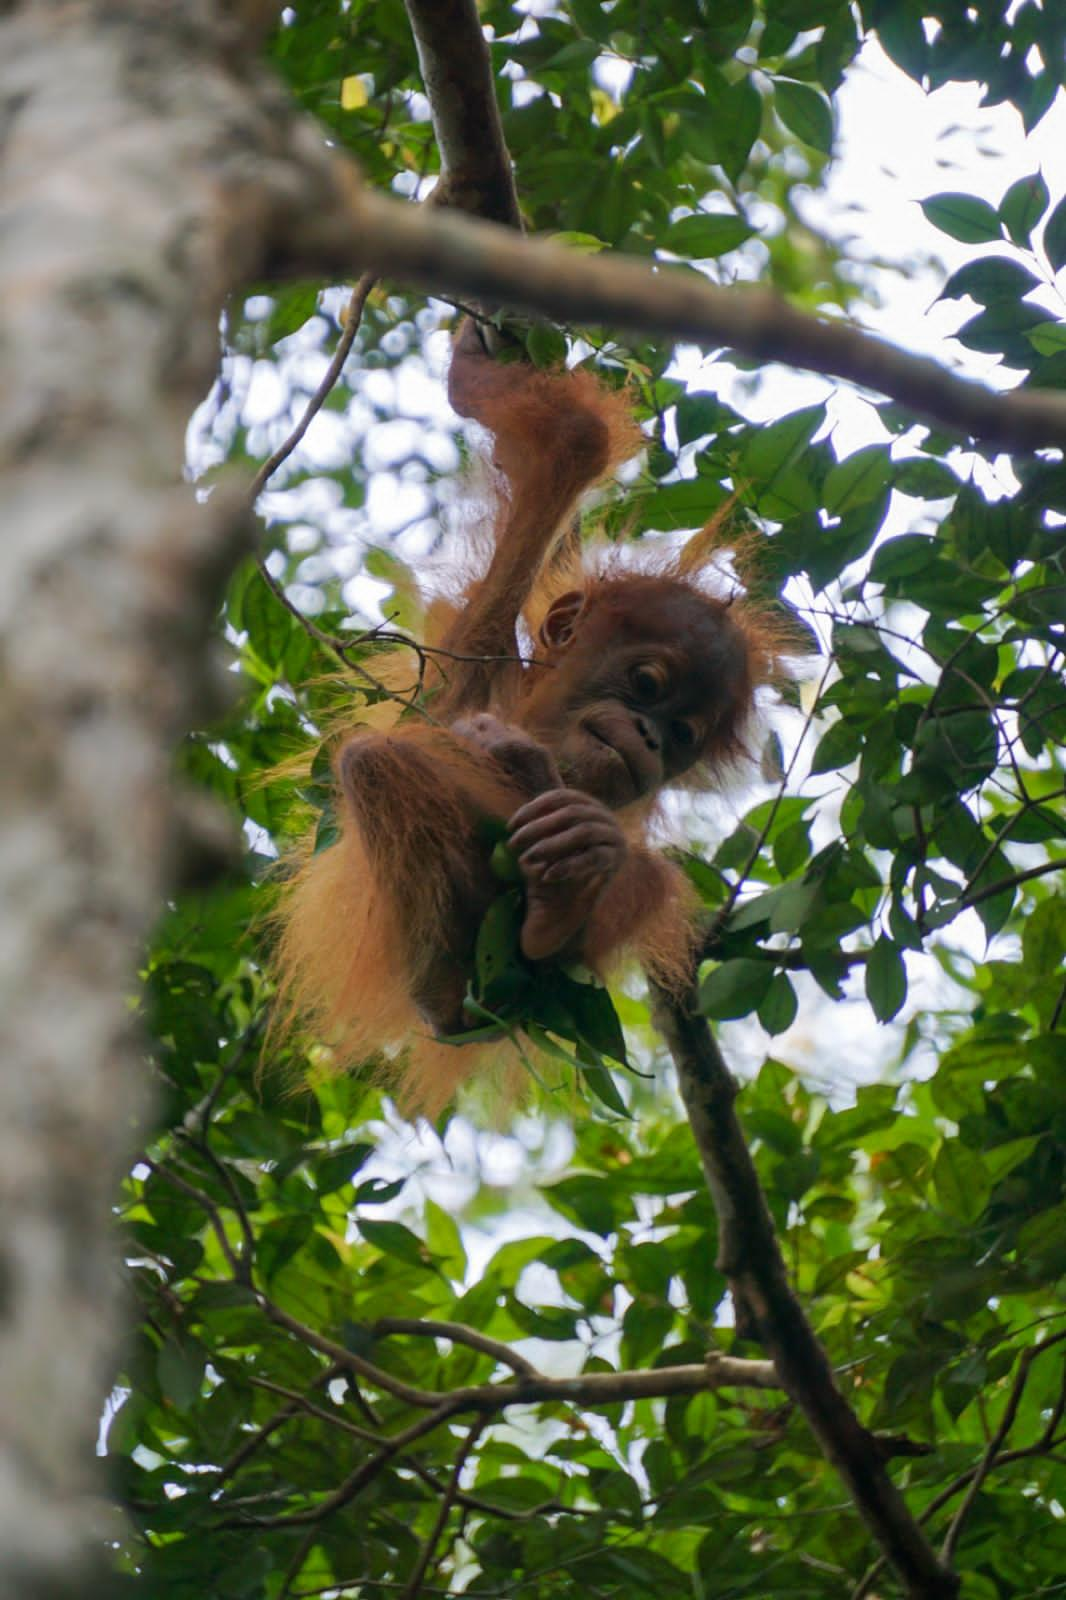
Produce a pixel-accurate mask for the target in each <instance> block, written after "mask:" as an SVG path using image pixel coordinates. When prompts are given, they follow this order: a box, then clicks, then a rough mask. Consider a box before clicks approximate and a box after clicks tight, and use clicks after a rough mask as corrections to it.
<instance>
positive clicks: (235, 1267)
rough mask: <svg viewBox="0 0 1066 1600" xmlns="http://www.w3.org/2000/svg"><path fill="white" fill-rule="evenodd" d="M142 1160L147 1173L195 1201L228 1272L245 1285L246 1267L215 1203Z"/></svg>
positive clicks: (147, 1158) (147, 1159)
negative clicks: (222, 1256) (210, 1230)
mask: <svg viewBox="0 0 1066 1600" xmlns="http://www.w3.org/2000/svg"><path fill="white" fill-rule="evenodd" d="M143 1160H144V1164H145V1166H146V1167H147V1168H148V1169H149V1171H151V1172H154V1173H155V1175H156V1177H158V1178H162V1179H163V1182H164V1183H169V1184H170V1185H171V1187H172V1188H174V1189H179V1190H180V1191H181V1193H182V1194H184V1195H187V1196H188V1197H189V1199H190V1200H195V1201H196V1204H197V1205H198V1206H200V1207H201V1208H202V1210H203V1211H204V1212H205V1214H206V1216H207V1219H208V1221H209V1222H210V1224H211V1228H212V1231H213V1232H214V1235H215V1238H216V1239H217V1240H218V1247H219V1249H220V1250H221V1251H222V1254H223V1255H224V1256H225V1258H226V1262H227V1265H228V1266H229V1269H230V1271H231V1272H232V1273H233V1276H234V1278H235V1279H236V1281H237V1282H238V1283H246V1282H247V1281H248V1266H247V1265H246V1264H245V1262H244V1261H243V1260H242V1259H241V1257H240V1256H239V1255H238V1253H237V1252H236V1250H234V1248H233V1246H232V1244H230V1241H229V1239H228V1237H227V1235H226V1229H225V1226H224V1224H223V1221H222V1215H221V1213H220V1211H219V1209H218V1207H217V1206H216V1205H215V1202H214V1201H213V1200H212V1199H211V1196H210V1195H209V1194H205V1193H204V1191H203V1189H198V1188H197V1187H196V1185H195V1184H194V1183H190V1182H189V1181H188V1179H187V1178H182V1177H179V1175H178V1174H177V1173H176V1172H172V1171H171V1169H170V1168H169V1167H165V1166H163V1165H162V1164H161V1163H160V1162H158V1161H153V1160H152V1158H151V1157H150V1156H145V1157H143Z"/></svg>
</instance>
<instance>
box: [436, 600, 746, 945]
mask: <svg viewBox="0 0 1066 1600" xmlns="http://www.w3.org/2000/svg"><path fill="white" fill-rule="evenodd" d="M540 644H541V650H540V651H539V652H538V654H539V656H540V660H541V661H542V662H543V663H544V665H543V667H542V668H540V669H539V672H538V677H537V680H536V681H535V682H534V684H533V685H532V687H531V690H530V692H529V693H528V695H527V696H526V697H525V698H524V701H523V705H522V728H521V729H516V728H513V727H509V726H507V725H505V724H503V723H500V722H498V721H497V720H496V719H495V718H494V717H490V716H484V717H481V718H476V719H466V720H465V721H463V722H460V723H459V724H457V725H456V731H457V732H459V733H460V734H461V735H462V736H463V737H465V738H467V739H469V740H470V741H471V742H474V743H477V744H479V745H480V746H481V747H482V748H485V749H489V750H491V751H492V752H493V753H494V754H495V755H496V757H497V759H501V760H503V762H504V764H505V765H508V766H512V767H514V766H515V764H516V763H518V764H519V765H520V766H522V767H526V768H528V766H529V762H530V760H531V753H530V751H528V750H525V749H522V750H520V749H519V748H518V747H519V745H520V744H521V743H522V741H525V742H526V743H527V744H528V743H532V744H533V746H534V748H535V749H536V750H537V751H538V752H539V759H540V760H541V762H542V764H543V766H544V768H545V782H544V783H542V784H541V785H538V787H541V789H542V792H541V793H539V794H536V795H535V797H534V798H533V799H532V800H529V801H527V802H526V804H525V805H522V806H520V807H519V808H518V810H517V811H516V812H515V813H514V815H513V816H512V817H511V818H510V829H511V835H510V838H511V845H512V848H513V849H514V851H515V854H516V856H517V858H518V864H519V867H520V869H521V871H522V875H523V877H524V879H525V882H526V902H527V914H526V919H525V923H524V925H523V929H522V948H523V951H524V952H525V954H526V955H527V956H528V957H529V958H530V959H531V960H543V959H546V958H547V957H550V956H554V955H558V954H560V953H561V952H565V950H566V949H567V947H568V946H571V945H572V944H573V942H574V940H575V939H576V938H577V936H578V935H579V933H580V930H581V928H582V926H583V924H584V922H585V921H586V919H587V917H588V914H589V910H590V908H591V906H592V905H593V904H594V902H595V901H596V899H597V898H598V897H599V895H600V894H601V893H602V892H603V890H604V889H605V888H606V886H607V884H608V883H609V882H610V881H611V879H612V878H613V877H614V876H615V875H616V874H617V872H618V871H619V870H620V868H621V867H622V865H623V864H624V862H625V859H626V853H627V850H628V845H627V843H626V839H625V836H624V834H623V832H622V829H621V828H620V827H619V824H618V822H617V821H616V819H615V816H614V813H615V812H616V811H619V810H621V809H623V808H624V807H625V806H628V805H631V804H633V803H634V802H635V801H638V800H641V799H644V798H647V797H649V796H651V795H653V794H654V793H655V792H656V791H657V790H658V789H659V788H661V787H662V786H663V785H664V784H667V783H671V782H673V781H674V780H676V779H677V778H679V777H681V776H682V774H683V773H685V772H686V771H687V770H688V769H689V768H690V767H691V766H693V765H694V764H695V762H697V761H698V760H699V759H700V758H701V757H702V756H704V755H706V754H707V753H708V751H709V750H710V749H711V748H713V747H714V746H715V739H716V735H718V734H719V732H720V729H721V727H722V725H723V722H726V723H729V722H731V720H732V719H733V717H734V716H735V712H736V708H738V707H739V706H741V705H743V704H746V703H747V698H748V696H749V695H750V688H749V686H748V668H747V652H746V649H745V647H744V645H743V642H742V640H741V639H740V636H739V633H738V630H737V629H736V627H735V625H734V624H733V623H732V622H731V621H730V619H729V617H728V613H727V610H726V608H725V607H716V606H715V605H714V603H713V602H708V601H705V600H704V599H702V597H700V596H698V595H695V594H693V593H692V592H691V591H689V590H688V589H686V588H684V587H683V586H681V585H679V584H671V583H669V582H667V581H665V580H657V579H649V580H646V581H642V580H640V579H630V580H627V581H626V583H625V585H624V589H623V590H622V591H620V592H618V593H617V594H614V595H612V593H611V590H610V586H608V587H607V593H606V595H605V597H603V598H599V599H597V600H596V601H595V602H594V603H591V604H590V603H589V602H588V601H587V600H586V599H585V597H584V596H583V595H581V594H579V593H575V594H572V595H565V596H563V597H562V599H561V600H559V601H557V602H556V604H555V605H554V606H553V607H552V608H551V610H550V611H549V613H548V616H547V618H546V619H545V623H544V626H543V629H542V633H541V641H540ZM553 769H554V770H553ZM555 772H557V774H558V776H557V777H556V778H555V781H554V782H550V781H548V780H549V779H550V778H551V777H552V776H554V774H555ZM516 775H517V774H516Z"/></svg>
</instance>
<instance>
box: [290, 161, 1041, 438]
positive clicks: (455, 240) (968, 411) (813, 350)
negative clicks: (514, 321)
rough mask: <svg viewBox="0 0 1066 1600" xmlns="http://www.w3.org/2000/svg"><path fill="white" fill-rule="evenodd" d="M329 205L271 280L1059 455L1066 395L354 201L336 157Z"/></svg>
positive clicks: (712, 290)
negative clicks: (697, 356)
mask: <svg viewBox="0 0 1066 1600" xmlns="http://www.w3.org/2000/svg"><path fill="white" fill-rule="evenodd" d="M334 179H335V186H336V189H337V193H336V195H335V197H334V201H333V204H332V205H328V206H324V207H321V206H320V207H319V208H318V209H317V210H316V212H315V214H314V215H313V216H308V215H307V213H306V210H304V211H303V212H302V214H301V217H300V220H299V226H298V227H297V226H296V225H295V224H293V223H290V224H288V225H287V226H286V227H285V229H284V236H283V237H282V238H279V239H278V240H277V241H276V244H277V248H276V250H275V253H274V256H273V257H272V260H271V264H270V265H271V270H272V271H275V272H279V273H289V274H303V275H307V274H312V275H313V274H315V273H322V272H327V273H328V272H338V273H340V274H345V275H346V274H348V273H349V272H350V271H351V269H352V266H353V264H358V265H360V266H361V267H363V268H365V269H369V270H370V271H372V272H375V273H379V274H383V275H388V276H389V277H392V278H396V279H398V280H399V281H400V282H403V283H408V284H411V285H412V286H414V287H416V288H420V289H424V290H426V291H427V292H429V293H432V294H435V295H441V294H444V295H453V296H457V297H459V298H461V299H464V300H471V299H473V300H476V301H478V302H479V303H483V304H486V305H495V306H505V307H507V308H509V309H513V310H518V311H525V312H528V313H530V314H532V315H534V316H541V317H548V318H553V319H555V320H558V321H562V322H586V323H595V324H609V325H610V326H611V327H612V328H618V329H621V330H622V331H624V332H636V333H642V334H645V335H648V336H650V337H658V338H669V339H678V340H688V341H691V342H693V343H695V344H699V345H704V346H712V347H718V348H727V349H732V350H735V351H737V353H738V354H740V355H744V356H747V357H750V358H752V359H754V360H757V361H781V362H784V363H785V364H786V365H788V366H793V367H798V368H801V369H803V370H806V371H810V372H819V373H823V374H824V375H826V376H827V377H835V378H842V379H845V380H846V381H848V382H850V383H857V384H860V385H861V386H862V387H864V388H867V389H873V390H876V391H878V392H880V393H881V394H884V395H887V396H888V397H889V398H890V399H892V400H895V401H897V402H898V403H899V404H901V405H904V406H906V407H908V408H909V409H910V410H912V411H914V412H915V413H916V414H917V415H919V416H921V417H924V418H925V419H927V420H928V421H930V422H933V423H936V424H938V425H939V426H941V427H947V428H950V429H951V430H953V431H954V432H957V433H960V434H964V435H969V436H971V437H973V438H974V439H977V440H981V441H983V442H984V443H986V444H989V445H995V446H999V447H1000V448H1002V449H1005V450H1008V449H1014V450H1036V449H1040V448H1041V447H1048V446H1057V447H1059V448H1062V447H1064V446H1066V395H1063V394H1062V393H1061V392H1060V391H1054V390H1037V389H1017V390H1014V391H1012V392H1011V393H1008V394H999V393H996V392H995V391H993V390H991V389H988V388H986V387H985V386H984V385H982V384H978V383H973V382H971V381H970V380H969V379H967V378H960V377H957V376H956V375H955V374H954V373H952V372H949V371H947V370H946V369H945V368H943V367H941V366H939V365H938V364H937V363H936V362H935V361H931V360H930V359H929V358H928V357H926V356H916V355H910V354H908V353H907V352H906V351H903V350H898V349H896V348H895V347H894V346H893V345H890V344H887V343H886V342H885V341H884V340H883V339H879V338H876V337H875V336H874V335H873V334H869V333H864V332H862V331H861V330H860V329H858V328H855V327H852V326H851V324H849V323H845V322H842V321H830V320H827V319H821V318H818V317H814V316H810V315H808V314H807V313H805V312H802V311H796V310H795V309H794V308H793V307H792V306H790V305H788V303H787V302H786V301H784V300H782V299H781V298H780V296H779V295H777V294H775V293H774V292H773V291H772V290H770V289H765V288H753V287H748V286H746V285H744V286H737V287H728V288H723V287H722V286H721V285H719V284H715V283H711V282H709V281H708V280H707V279H706V278H704V277H702V276H701V275H700V274H699V273H697V272H694V271H692V270H691V269H688V268H682V267H675V266H663V265H648V264H647V263H646V262H644V261H638V260H635V259H633V258H631V257H626V256H623V255H618V254H614V253H612V252H608V251H605V252H604V253H603V254H602V255H585V254H579V253H577V252H576V251H573V250H568V249H566V248H564V247H563V246H561V245H557V244H552V243H550V242H548V241H545V240H540V239H525V238H522V237H520V236H519V235H518V234H517V233H516V232H515V231H514V229H513V228H508V227H504V226H501V225H500V224H499V223H493V222H484V221H482V220H481V219H480V218H476V217H468V216H460V215H457V214H456V213H455V212H454V211H442V210H437V209H436V208H432V209H430V208H426V207H420V206H414V205H410V204H407V203H405V202H403V201H400V200H394V199H391V198H389V197H388V196H386V195H382V194H376V193H373V192H371V191H369V190H366V189H362V188H360V187H359V185H358V184H357V181H356V178H355V175H354V172H353V171H352V169H351V167H350V165H348V164H341V161H340V158H337V166H336V169H335V174H334Z"/></svg>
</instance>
